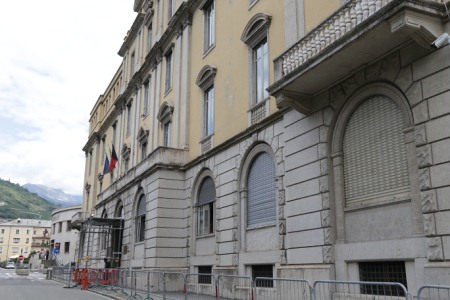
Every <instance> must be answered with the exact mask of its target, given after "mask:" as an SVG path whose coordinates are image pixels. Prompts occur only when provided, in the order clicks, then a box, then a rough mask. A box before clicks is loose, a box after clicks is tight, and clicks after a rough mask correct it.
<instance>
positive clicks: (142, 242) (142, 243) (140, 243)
mask: <svg viewBox="0 0 450 300" xmlns="http://www.w3.org/2000/svg"><path fill="white" fill-rule="evenodd" d="M144 243H145V241H141V242H136V243H134V245H135V246H139V245H144Z"/></svg>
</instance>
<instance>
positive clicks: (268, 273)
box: [252, 265, 273, 288]
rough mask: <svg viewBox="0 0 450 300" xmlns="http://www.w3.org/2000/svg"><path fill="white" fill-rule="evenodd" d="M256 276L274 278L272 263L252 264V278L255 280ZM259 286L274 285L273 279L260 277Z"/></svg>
mask: <svg viewBox="0 0 450 300" xmlns="http://www.w3.org/2000/svg"><path fill="white" fill-rule="evenodd" d="M256 277H266V278H273V266H272V265H254V266H252V279H253V282H255V278H256ZM256 286H257V287H270V288H272V287H273V280H264V279H259V280H258V281H256Z"/></svg>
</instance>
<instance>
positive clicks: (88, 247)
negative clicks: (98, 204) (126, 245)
mask: <svg viewBox="0 0 450 300" xmlns="http://www.w3.org/2000/svg"><path fill="white" fill-rule="evenodd" d="M123 224H124V220H123V219H108V218H96V217H89V218H87V219H85V220H83V221H80V222H77V224H76V226H73V225H72V227H75V228H76V227H79V228H76V229H78V230H79V231H80V234H79V241H78V245H77V249H76V253H75V257H77V258H78V259H77V261H78V266H79V267H85V268H88V267H91V266H92V265H93V264H94V263H95V264H97V265H98V263H99V262H100V261H104V260H105V259H106V260H107V261H108V262H109V267H112V268H118V267H120V261H121V256H122V236H123ZM95 242H96V243H95ZM95 246H96V247H95ZM102 266H103V265H102Z"/></svg>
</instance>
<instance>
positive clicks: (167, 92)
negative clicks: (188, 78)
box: [164, 87, 172, 98]
mask: <svg viewBox="0 0 450 300" xmlns="http://www.w3.org/2000/svg"><path fill="white" fill-rule="evenodd" d="M171 91H172V87H170V88H168V89H167V90H166V91H164V98H165V97H166V96H167V95H169V94H170V92H171Z"/></svg>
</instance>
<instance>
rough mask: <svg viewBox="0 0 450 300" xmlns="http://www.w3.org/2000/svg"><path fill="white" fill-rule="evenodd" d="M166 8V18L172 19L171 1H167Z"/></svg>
mask: <svg viewBox="0 0 450 300" xmlns="http://www.w3.org/2000/svg"><path fill="white" fill-rule="evenodd" d="M167 2H168V6H167V16H168V18H169V21H170V19H172V16H173V0H167Z"/></svg>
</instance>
